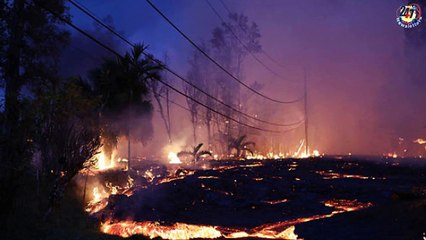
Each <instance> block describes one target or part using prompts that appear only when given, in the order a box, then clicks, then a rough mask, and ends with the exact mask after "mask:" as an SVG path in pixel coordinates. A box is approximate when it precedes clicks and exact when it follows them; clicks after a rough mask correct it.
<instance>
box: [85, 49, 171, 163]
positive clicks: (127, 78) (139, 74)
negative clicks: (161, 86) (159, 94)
mask: <svg viewBox="0 0 426 240" xmlns="http://www.w3.org/2000/svg"><path fill="white" fill-rule="evenodd" d="M145 50H146V47H145V46H144V45H141V44H137V45H135V46H134V48H133V49H132V51H131V52H130V53H126V54H125V56H124V57H123V58H118V59H117V60H116V61H111V60H109V61H105V62H104V63H103V65H102V66H101V67H100V68H98V69H95V70H94V71H92V73H91V78H92V80H93V84H94V86H95V89H96V91H97V93H98V94H99V95H100V97H101V101H102V107H101V110H100V113H101V116H102V120H103V125H104V129H103V136H104V137H103V140H104V141H108V140H110V143H104V146H109V147H115V145H116V143H117V142H116V138H117V137H118V136H119V135H125V136H127V139H128V161H129V162H130V157H131V153H130V141H131V138H134V139H137V140H138V141H144V140H148V139H149V137H150V136H151V135H152V133H153V132H152V127H150V126H149V125H150V124H151V119H152V104H151V101H150V100H149V99H148V95H149V87H148V85H149V82H151V81H157V80H159V79H160V78H161V76H160V74H159V72H160V71H161V70H162V68H163V66H162V65H161V64H157V63H156V62H154V60H153V57H144V55H145V54H144V51H145ZM146 116H148V119H149V124H147V123H146V122H144V123H142V124H141V123H140V122H133V121H132V120H135V119H136V120H137V121H139V120H140V119H142V118H145V119H146ZM131 126H132V127H133V126H135V127H136V126H138V127H143V133H137V134H131V133H130V132H131V131H130V130H131V129H130V127H131ZM144 126H145V127H144ZM114 136H115V137H114Z"/></svg>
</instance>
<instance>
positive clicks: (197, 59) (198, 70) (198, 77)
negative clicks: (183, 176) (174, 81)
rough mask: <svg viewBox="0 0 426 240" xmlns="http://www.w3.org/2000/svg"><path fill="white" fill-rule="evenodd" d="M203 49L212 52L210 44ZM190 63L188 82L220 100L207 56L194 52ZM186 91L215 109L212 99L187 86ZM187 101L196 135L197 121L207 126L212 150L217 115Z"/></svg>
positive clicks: (209, 144) (204, 45)
mask: <svg viewBox="0 0 426 240" xmlns="http://www.w3.org/2000/svg"><path fill="white" fill-rule="evenodd" d="M202 48H203V51H205V52H207V53H209V52H210V46H209V45H208V44H205V43H203V45H202ZM188 63H189V65H190V69H189V71H188V74H187V76H188V80H189V81H190V82H191V83H192V84H194V85H195V86H197V87H199V88H201V89H203V90H204V91H205V92H207V93H209V94H210V95H211V96H213V97H216V98H219V89H218V86H217V84H215V81H214V80H215V79H214V77H213V74H212V65H211V62H209V60H208V59H207V58H206V57H205V56H203V55H202V54H201V53H200V52H199V51H194V52H193V54H192V56H191V57H190V59H189V61H188ZM185 89H186V92H187V94H189V95H190V96H191V97H193V98H196V99H198V100H201V101H202V102H203V104H205V105H206V106H208V107H209V108H211V109H215V107H216V104H215V102H214V100H213V99H212V98H210V97H208V96H207V95H205V94H202V93H201V92H199V91H198V90H196V89H194V88H193V87H191V86H188V85H185ZM187 100H188V101H187V103H188V107H189V109H190V110H191V122H192V123H193V129H194V134H195V129H196V125H198V122H197V121H200V122H201V123H203V124H204V125H205V126H206V130H207V140H208V148H209V149H210V148H211V142H212V141H211V139H212V121H213V116H214V114H215V113H214V112H213V111H212V110H211V109H209V108H200V109H199V106H197V105H198V104H197V103H194V102H193V101H191V100H190V99H187ZM195 113H196V114H197V115H196V114H195ZM194 123H195V125H194ZM195 142H196V139H195V137H194V143H195Z"/></svg>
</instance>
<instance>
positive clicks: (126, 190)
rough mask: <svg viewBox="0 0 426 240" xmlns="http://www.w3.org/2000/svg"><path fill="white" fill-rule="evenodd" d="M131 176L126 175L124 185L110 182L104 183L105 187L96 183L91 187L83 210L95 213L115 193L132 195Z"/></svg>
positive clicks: (106, 203)
mask: <svg viewBox="0 0 426 240" xmlns="http://www.w3.org/2000/svg"><path fill="white" fill-rule="evenodd" d="M133 182H134V180H133V178H131V177H130V176H127V183H126V185H125V186H123V187H121V186H115V185H113V184H112V183H110V182H107V183H105V187H104V186H102V185H97V186H94V187H93V190H92V199H91V200H90V201H89V203H88V204H87V206H86V208H85V210H86V212H88V213H90V214H95V213H97V212H99V211H101V210H103V209H104V208H105V207H106V206H107V205H108V199H109V196H111V195H115V194H124V195H126V196H128V197H129V196H131V195H133V191H132V190H131V189H132V187H133Z"/></svg>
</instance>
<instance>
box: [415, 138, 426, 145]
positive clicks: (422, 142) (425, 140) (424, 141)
mask: <svg viewBox="0 0 426 240" xmlns="http://www.w3.org/2000/svg"><path fill="white" fill-rule="evenodd" d="M414 143H418V144H420V145H422V144H426V139H422V138H418V139H416V140H414Z"/></svg>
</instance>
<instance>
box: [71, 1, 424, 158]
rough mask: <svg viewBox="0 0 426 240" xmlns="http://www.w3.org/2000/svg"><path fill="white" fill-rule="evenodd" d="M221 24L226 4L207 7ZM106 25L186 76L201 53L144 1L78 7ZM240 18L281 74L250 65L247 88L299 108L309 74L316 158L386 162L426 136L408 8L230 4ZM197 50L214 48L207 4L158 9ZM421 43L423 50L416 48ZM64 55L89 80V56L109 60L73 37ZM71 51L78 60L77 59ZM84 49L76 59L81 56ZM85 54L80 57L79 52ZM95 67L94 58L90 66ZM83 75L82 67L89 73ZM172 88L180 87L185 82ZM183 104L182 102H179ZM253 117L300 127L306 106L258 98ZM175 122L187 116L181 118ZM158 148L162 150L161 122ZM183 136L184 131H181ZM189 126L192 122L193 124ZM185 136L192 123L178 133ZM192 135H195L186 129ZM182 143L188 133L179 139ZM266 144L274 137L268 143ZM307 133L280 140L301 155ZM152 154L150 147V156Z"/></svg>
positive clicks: (82, 21) (420, 53)
mask: <svg viewBox="0 0 426 240" xmlns="http://www.w3.org/2000/svg"><path fill="white" fill-rule="evenodd" d="M210 1H211V3H212V5H213V6H214V7H215V8H216V9H217V11H218V12H219V13H220V14H221V15H222V16H224V17H225V16H227V12H226V10H225V9H224V8H223V6H222V5H221V4H220V2H219V1H216V0H210ZM79 2H80V3H82V4H83V5H84V6H86V7H87V8H89V9H90V10H91V11H92V12H93V13H94V14H95V15H96V16H98V17H100V18H109V20H111V19H112V23H113V26H114V27H115V29H117V30H119V31H121V32H123V33H124V35H125V36H126V37H127V38H128V39H130V40H131V41H132V42H135V43H136V42H143V43H146V44H148V45H149V51H150V52H151V53H153V54H154V55H155V56H157V57H158V58H160V59H162V58H163V56H164V54H165V53H167V55H168V56H169V58H170V60H169V66H170V67H171V68H172V69H174V70H176V71H177V72H178V73H180V74H182V75H185V74H186V72H187V69H188V64H187V60H188V58H189V56H190V54H191V53H192V52H193V51H194V48H193V47H192V46H191V45H190V44H189V43H188V42H186V41H185V39H184V38H182V37H181V36H180V35H179V34H178V33H177V32H176V31H175V30H174V29H173V28H172V27H171V26H170V25H168V24H167V22H166V21H165V20H164V19H162V18H161V17H160V16H159V15H158V14H157V13H156V12H155V11H154V10H153V9H152V8H151V7H150V6H149V5H148V4H147V3H146V2H145V1H129V0H124V1H99V0H92V1H79ZM224 2H225V3H226V5H227V6H228V7H229V9H230V10H231V11H233V12H239V13H244V14H246V15H247V16H248V17H249V20H250V21H254V22H256V23H257V24H258V25H259V29H260V33H261V34H262V37H261V44H262V47H263V49H264V50H265V51H266V52H267V53H269V54H270V55H271V56H272V57H273V58H274V59H276V60H277V61H279V62H280V63H281V64H282V65H283V66H284V67H282V66H278V65H276V64H275V63H273V62H271V61H270V60H268V58H266V57H265V56H264V55H262V54H259V55H258V57H259V58H260V59H262V60H263V61H264V62H265V63H266V64H267V65H268V66H270V67H271V68H273V69H274V71H276V72H279V74H280V75H282V76H283V77H282V78H278V77H276V76H274V75H272V74H271V73H269V72H268V71H266V70H265V69H264V68H262V67H261V66H260V65H259V64H258V63H256V62H255V61H254V60H253V59H252V58H251V57H250V56H248V57H247V61H246V62H245V64H244V81H246V82H247V83H253V82H254V81H258V82H260V83H263V84H265V89H263V90H262V92H264V93H266V94H268V95H269V96H271V97H274V98H278V99H283V100H292V99H295V98H297V97H299V96H301V95H302V94H303V71H302V66H303V67H305V68H306V69H307V75H308V94H309V95H308V98H309V100H308V101H309V104H308V111H309V124H310V125H309V130H310V142H311V148H312V149H316V148H318V149H319V150H320V151H321V152H326V153H344V154H347V153H348V152H352V153H359V154H383V153H386V152H389V151H392V150H393V149H395V148H396V147H397V141H398V138H399V137H403V138H404V139H406V141H412V140H414V139H416V138H420V137H423V138H424V137H425V136H426V126H425V125H426V111H425V109H426V108H425V107H426V94H425V93H426V79H425V77H426V73H425V70H424V69H425V68H424V67H423V66H424V62H423V61H424V60H423V59H424V56H425V53H426V39H425V37H423V38H421V37H420V34H411V35H407V34H406V31H417V32H423V36H424V31H425V27H426V24H425V23H424V22H422V23H421V24H420V26H418V27H417V28H416V29H412V30H404V29H403V28H401V27H400V26H398V25H397V23H396V10H397V9H398V7H399V6H400V5H402V4H403V3H404V1H401V0H381V1H380V0H368V1H367V0H362V1H355V0H351V1H350V0H343V1H338V0H326V1H320V0H316V1H286V0H285V1H284V0H283V1H281V0H250V1H247V0H246V1H243V0H232V1H231V0H224ZM153 3H154V4H155V5H156V6H157V7H158V8H159V9H160V10H162V11H163V12H164V14H166V15H167V16H168V17H169V18H170V19H171V20H172V21H173V22H174V23H175V24H176V25H177V26H178V27H180V28H181V29H182V30H183V31H184V32H185V33H186V34H187V35H188V36H190V37H191V38H192V39H193V40H194V41H195V42H196V43H201V42H202V41H209V40H210V38H211V36H212V34H211V32H212V30H213V28H214V27H216V26H218V25H220V20H219V19H218V18H217V16H216V15H214V13H213V12H212V11H211V9H210V8H209V6H208V5H207V3H206V1H204V0H179V1H173V0H153ZM70 9H71V11H70V12H71V15H72V16H73V22H74V23H76V24H77V25H79V26H80V27H83V28H84V29H87V30H93V29H95V28H94V23H93V21H92V20H91V19H89V18H88V17H87V16H85V15H83V14H82V13H81V12H79V11H78V10H76V9H75V8H74V7H72V6H71V7H70ZM98 36H100V37H101V38H102V39H104V40H105V41H106V42H110V43H111V44H112V45H113V46H114V47H116V48H117V49H120V51H124V50H127V49H128V47H127V46H126V45H125V44H124V43H123V42H120V40H118V39H115V38H113V37H112V36H110V34H108V33H106V32H104V34H103V35H102V34H99V35H98ZM419 42H420V43H419ZM71 45H72V46H73V47H74V48H69V49H68V50H67V51H68V53H66V54H65V56H67V58H68V60H66V59H65V60H64V63H63V64H64V69H66V70H67V71H69V73H75V74H83V75H84V74H85V72H86V71H87V70H88V68H89V67H90V64H82V62H84V61H85V60H84V59H86V61H88V62H90V61H92V60H87V59H89V56H88V55H87V54H84V52H90V54H92V55H98V56H102V53H97V52H96V51H95V50H94V49H93V47H92V46H93V44H92V43H90V40H87V39H84V37H82V36H79V34H78V33H75V32H74V33H73V41H72V43H71ZM70 49H71V50H70ZM76 49H79V51H76ZM80 50H81V51H80ZM92 59H93V58H92ZM83 65H84V66H83ZM172 82H173V83H174V84H175V85H176V86H179V87H181V86H182V83H181V82H179V81H178V80H172ZM174 98H175V99H176V100H177V101H179V102H182V103H184V99H183V98H182V97H179V96H177V95H176V96H175V97H174ZM252 104H253V107H252V108H251V109H252V110H251V111H252V112H255V111H256V106H258V105H260V104H262V106H264V107H265V108H266V109H268V110H269V111H270V112H271V114H270V116H269V117H270V119H268V120H271V121H274V122H277V121H278V122H283V123H286V122H294V121H297V120H300V119H302V118H303V103H302V104H300V103H298V104H293V105H279V104H274V103H270V102H265V101H264V100H262V99H260V98H258V97H254V100H253V101H252ZM174 112H175V114H186V115H187V113H184V112H181V111H180V110H175V111H174ZM156 122H158V123H159V124H157V125H158V126H155V129H156V130H155V131H156V138H157V140H154V141H153V142H156V141H159V142H161V141H164V139H165V138H164V130H163V129H162V127H163V126H162V125H161V123H160V122H159V121H156ZM179 124H182V125H183V126H181V127H178V126H177V125H179ZM188 124H189V122H188ZM175 125H176V126H175V128H176V129H182V128H183V129H185V127H186V125H187V124H185V123H176V124H175ZM187 127H188V131H189V128H190V127H189V126H187ZM174 134H175V135H177V136H178V138H184V137H185V136H186V135H190V133H185V131H176V132H175V133H174ZM264 137H265V139H269V137H268V136H264ZM302 138H303V131H302V129H299V130H295V131H294V132H290V133H287V134H283V135H281V136H280V137H279V138H278V139H280V141H283V143H286V144H289V145H297V143H298V142H299V141H300V139H302ZM148 148H149V146H148Z"/></svg>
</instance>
